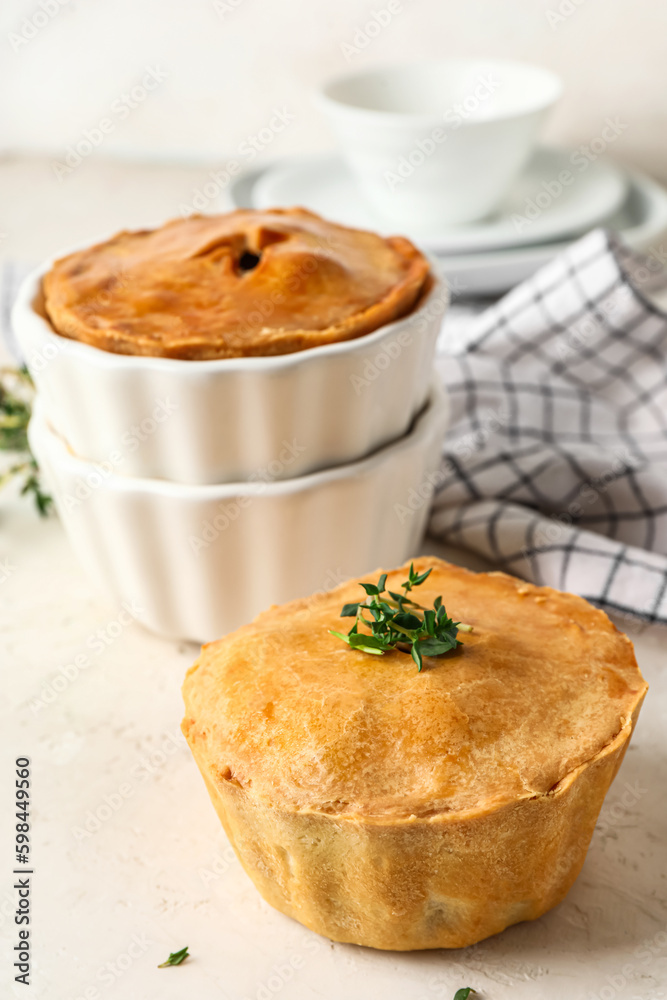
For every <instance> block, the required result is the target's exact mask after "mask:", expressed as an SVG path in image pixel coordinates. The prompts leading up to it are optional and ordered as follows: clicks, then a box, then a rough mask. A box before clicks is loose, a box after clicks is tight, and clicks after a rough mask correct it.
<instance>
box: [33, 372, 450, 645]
mask: <svg viewBox="0 0 667 1000" xmlns="http://www.w3.org/2000/svg"><path fill="white" fill-rule="evenodd" d="M448 409H449V407H448V399H447V397H446V395H445V393H444V390H443V389H441V388H439V387H436V386H431V387H430V396H429V401H428V403H427V405H426V407H425V409H424V410H423V411H422V412H421V414H419V415H418V416H417V418H416V419H415V421H414V423H413V426H412V427H411V429H410V431H409V433H408V434H407V435H405V436H404V437H403V438H401V439H400V440H399V441H396V442H394V443H393V444H391V445H388V446H387V447H385V448H383V449H381V450H380V451H377V452H375V453H374V454H373V455H371V456H370V457H368V458H365V459H362V460H361V461H358V462H355V463H352V464H350V465H343V466H338V467H337V468H332V469H326V470H325V471H323V472H315V473H312V474H310V475H307V476H301V477H299V478H296V479H289V480H282V481H280V482H271V483H266V482H260V483H258V482H254V483H228V484H225V485H220V486H189V485H184V484H179V483H170V482H165V481H164V480H156V479H152V480H151V479H134V478H131V477H129V476H119V475H116V474H115V473H114V472H113V469H112V468H111V466H110V465H108V464H107V465H106V466H105V465H104V464H103V463H99V464H97V465H94V464H92V463H90V462H85V461H83V460H81V459H80V458H77V457H76V456H75V455H73V454H72V452H71V451H70V450H69V448H68V447H67V445H66V444H65V442H64V441H63V439H62V438H61V437H60V436H59V435H58V434H56V433H55V432H54V431H53V430H52V429H51V427H50V426H49V423H48V421H47V419H46V415H45V412H44V409H43V407H42V406H41V401H40V399H39V398H38V399H37V401H36V405H35V409H34V414H33V418H32V420H31V422H30V429H29V435H30V445H31V447H32V449H33V452H34V454H35V457H36V458H37V461H38V462H39V465H40V468H41V469H42V471H43V473H44V477H45V480H46V485H47V486H48V488H49V489H50V490H51V491H52V493H53V495H54V498H55V502H56V506H57V508H58V511H59V513H60V516H61V518H62V520H63V522H64V525H65V528H66V530H67V532H68V534H69V537H70V541H71V543H72V545H73V547H74V549H75V551H76V553H77V555H78V556H79V559H80V561H81V562H82V564H83V566H84V568H85V569H87V570H88V572H89V574H90V575H91V576H92V577H93V578H94V580H95V581H97V583H98V584H100V585H101V586H102V587H103V589H105V590H106V591H107V593H109V594H110V595H111V596H112V597H113V598H114V599H115V600H116V601H118V602H128V603H131V604H132V606H133V608H134V609H135V613H136V615H137V617H138V619H139V620H140V621H142V622H143V623H144V624H145V625H147V626H148V627H149V628H151V629H153V630H154V631H156V632H159V633H161V634H163V635H167V636H170V637H178V638H186V639H193V640H197V641H208V640H212V639H215V638H218V637H219V636H221V635H223V634H224V633H226V632H229V631H230V630H232V629H234V628H237V627H238V626H239V625H241V624H242V623H244V622H247V621H250V620H251V619H252V618H254V616H255V615H256V614H257V613H258V612H259V611H261V610H262V609H263V608H266V607H268V606H269V605H271V604H273V603H282V602H284V601H287V600H291V599H292V598H294V597H304V596H307V595H308V594H312V593H316V592H318V591H322V590H326V589H330V588H331V587H332V586H334V585H336V584H337V583H339V582H341V581H342V580H345V579H347V578H348V577H350V576H358V575H361V574H362V573H366V572H370V571H372V570H373V569H375V568H376V567H378V566H394V565H399V564H400V563H402V562H403V561H404V560H405V559H406V558H407V557H408V556H409V555H410V554H411V553H412V552H414V551H415V548H416V546H417V544H418V542H419V539H420V537H421V534H422V532H423V530H424V525H425V519H426V515H427V512H428V508H429V502H430V497H431V496H432V494H433V490H434V483H435V481H436V477H435V475H434V474H435V473H436V470H437V467H438V464H439V460H440V452H441V447H442V439H443V435H444V431H445V428H446V423H447V417H448Z"/></svg>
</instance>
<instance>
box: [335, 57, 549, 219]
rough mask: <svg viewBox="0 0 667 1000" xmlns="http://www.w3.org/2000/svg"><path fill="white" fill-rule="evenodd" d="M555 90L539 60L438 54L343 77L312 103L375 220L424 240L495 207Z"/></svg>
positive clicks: (527, 152)
mask: <svg viewBox="0 0 667 1000" xmlns="http://www.w3.org/2000/svg"><path fill="white" fill-rule="evenodd" d="M561 89H562V87H561V83H560V80H559V79H558V77H557V76H556V75H555V73H552V72H551V71H550V70H547V69H544V68H543V67H540V66H531V65H528V64H526V63H520V62H514V61H512V60H506V59H442V60H440V61H434V62H429V61H422V62H420V63H414V64H408V65H403V66H389V67H380V68H377V69H366V70H361V71H358V72H355V73H347V74H345V75H344V76H339V77H336V78H335V79H333V80H330V81H328V82H327V83H325V84H324V86H323V87H322V88H321V90H320V92H319V94H318V95H317V99H318V103H319V106H320V107H321V108H322V110H323V111H324V112H325V114H326V115H327V116H328V117H329V119H330V121H331V124H332V126H333V128H334V130H335V132H336V134H337V136H338V139H339V141H340V144H341V148H342V149H343V151H344V153H345V154H346V156H347V159H348V161H349V163H350V166H351V168H352V169H353V170H354V172H355V174H356V176H357V179H358V181H359V185H360V187H361V189H362V191H363V193H364V195H365V196H366V198H367V200H368V202H369V203H370V205H371V206H372V208H373V209H374V210H375V212H376V213H377V214H378V216H379V218H380V219H382V220H383V221H385V222H386V224H387V225H390V226H398V227H405V228H407V231H408V232H411V233H416V234H418V235H422V236H425V235H431V234H433V233H439V232H441V231H442V229H443V227H447V226H456V225H460V224H462V223H466V222H472V221H474V220H475V219H482V218H484V217H485V216H486V215H488V214H489V213H491V212H493V211H494V209H496V208H497V207H498V205H499V203H500V201H501V199H502V198H503V196H504V195H505V194H506V193H507V191H508V189H509V187H510V186H511V184H512V182H513V181H514V180H515V179H516V177H517V176H518V175H519V173H520V171H521V170H522V168H523V166H524V165H525V163H526V161H527V159H528V157H529V155H530V153H531V151H532V150H533V148H534V146H535V143H536V141H537V139H538V137H539V132H540V128H541V126H542V124H543V122H544V118H545V115H546V113H547V111H548V110H549V109H550V108H551V106H552V105H553V104H554V103H555V101H556V100H557V99H558V97H559V96H560V93H561Z"/></svg>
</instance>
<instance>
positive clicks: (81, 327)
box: [43, 208, 431, 360]
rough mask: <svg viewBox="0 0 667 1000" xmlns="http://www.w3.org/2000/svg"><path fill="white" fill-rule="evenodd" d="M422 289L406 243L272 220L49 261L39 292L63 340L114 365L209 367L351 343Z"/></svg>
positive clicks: (238, 220) (191, 221)
mask: <svg viewBox="0 0 667 1000" xmlns="http://www.w3.org/2000/svg"><path fill="white" fill-rule="evenodd" d="M430 281H431V279H430V277H429V264H428V261H427V260H426V258H425V257H424V256H423V255H422V254H421V253H420V252H419V251H418V250H417V248H416V247H415V246H413V244H412V243H410V241H409V240H407V239H405V238H404V237H401V236H391V237H388V238H386V239H385V238H383V237H381V236H378V235H376V234H375V233H370V232H365V231H362V230H358V229H349V228H346V227H344V226H338V225H335V224H334V223H331V222H327V221H325V220H324V219H322V218H320V217H319V216H318V215H315V214H313V213H312V212H308V211H306V210H305V209H303V208H286V209H281V208H276V209H272V210H266V211H260V210H251V209H239V210H238V211H235V212H230V213H228V214H226V215H195V216H191V217H189V218H185V219H174V220H172V221H171V222H167V223H166V224H165V225H163V226H161V227H160V228H159V229H154V230H143V231H140V232H121V233H118V235H117V236H114V237H113V238H112V239H110V240H108V241H107V242H105V243H99V244H97V245H96V246H92V247H89V248H87V249H85V250H80V251H78V252H77V253H72V254H70V255H69V256H67V257H63V258H62V259H60V260H58V261H56V262H55V264H54V265H53V267H52V269H51V270H50V271H49V272H48V273H47V274H46V275H45V277H44V280H43V290H44V302H45V308H46V312H47V315H48V317H49V319H50V320H51V323H52V325H53V327H54V329H55V330H56V332H57V333H59V334H61V335H62V336H65V337H70V338H72V339H74V340H80V341H83V342H84V343H86V344H91V345H92V346H94V347H97V348H101V349H102V350H105V351H112V352H115V353H118V354H139V355H149V356H157V357H168V358H183V359H191V360H209V359H215V358H235V357H248V356H256V355H259V356H262V355H275V354H288V353H291V352H294V351H302V350H305V349H306V348H309V347H316V346H319V345H322V344H331V343H335V342H337V341H345V340H351V339H353V338H355V337H360V336H362V335H363V334H366V333H370V332H371V331H373V330H377V329H378V328H379V327H381V326H383V325H384V324H386V323H390V322H392V321H393V320H396V319H399V318H400V317H402V316H404V315H406V314H407V313H409V312H410V311H411V310H412V308H413V307H414V306H415V304H416V303H417V301H418V299H419V298H420V296H421V295H422V293H423V292H425V290H426V289H427V287H428V286H429V283H430Z"/></svg>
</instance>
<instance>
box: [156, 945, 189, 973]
mask: <svg viewBox="0 0 667 1000" xmlns="http://www.w3.org/2000/svg"><path fill="white" fill-rule="evenodd" d="M189 957H190V956H189V955H188V946H187V945H186V946H185V948H181V950H180V951H172V953H171V954H170V956H169V958H168V959H167V960H166V962H162V963H161V964H160V965H158V969H166V968H167V967H168V966H170V965H181V963H182V962H184V961H185V960H186V958H189Z"/></svg>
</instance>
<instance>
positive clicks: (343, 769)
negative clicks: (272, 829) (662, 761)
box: [183, 558, 646, 822]
mask: <svg viewBox="0 0 667 1000" xmlns="http://www.w3.org/2000/svg"><path fill="white" fill-rule="evenodd" d="M415 567H416V568H417V569H418V571H419V572H423V571H424V570H425V569H427V568H429V567H431V568H432V573H431V575H430V577H429V578H428V579H427V580H426V582H425V583H424V584H423V585H422V586H420V587H419V590H418V597H417V598H416V599H417V600H419V602H420V603H421V604H423V605H425V606H427V607H430V606H431V605H432V602H433V600H434V598H435V597H436V596H438V595H442V598H443V603H444V605H445V607H446V609H447V613H448V614H449V615H450V616H451V617H452V618H453V619H454V620H455V621H463V622H466V623H468V624H470V625H472V626H473V631H472V632H471V633H459V638H460V639H461V640H462V643H463V645H462V646H461V647H460V648H459V650H458V651H457V652H455V653H450V654H446V655H445V656H443V657H438V658H425V659H424V669H423V671H422V672H421V673H419V672H418V671H417V668H416V665H415V663H414V661H413V660H412V659H411V657H410V655H409V654H407V653H402V652H399V651H392V652H390V653H386V654H385V655H384V656H381V657H380V656H372V655H370V654H367V653H363V652H360V651H357V650H353V649H351V648H350V647H348V646H347V645H345V644H344V643H343V642H342V641H341V640H340V639H337V638H336V637H334V636H332V635H330V634H329V629H338V630H344V631H347V630H348V628H349V627H350V625H351V624H352V620H351V619H341V618H340V617H339V614H340V610H341V607H342V605H343V604H344V603H346V602H349V601H358V600H360V599H363V596H364V595H363V591H362V590H361V588H360V587H359V586H358V582H357V581H350V582H348V583H346V584H344V585H342V586H340V587H338V588H336V589H335V590H333V591H330V592H328V593H323V594H319V595H315V596H314V597H311V598H308V599H304V600H298V601H294V602H292V603H290V604H287V605H284V606H281V607H272V608H270V609H269V610H268V611H266V612H264V613H263V614H261V615H259V617H258V618H256V619H255V621H254V622H252V623H251V624H249V625H246V626H244V627H243V628H240V629H238V630H237V631H236V632H233V633H232V634H230V635H228V636H226V637H225V638H223V639H221V640H220V641H218V642H213V643H210V644H209V645H207V646H205V647H204V648H203V650H202V653H201V656H200V658H199V660H198V661H197V662H196V663H195V664H194V666H193V667H192V668H191V670H190V672H189V673H188V676H187V678H186V682H185V686H184V697H185V703H186V715H185V719H184V723H183V728H184V732H185V734H186V736H187V737H188V740H189V741H190V744H191V746H192V747H193V750H195V749H196V752H197V756H198V759H200V760H202V761H203V762H204V765H205V767H206V769H207V771H208V773H209V775H210V777H211V779H212V780H213V781H214V782H220V783H223V782H232V783H234V784H237V785H239V786H240V787H242V788H244V789H246V791H247V794H248V795H249V796H250V798H252V799H259V800H263V801H264V802H265V803H266V804H272V805H273V806H275V807H277V808H284V809H287V810H288V811H294V812H311V813H325V814H334V815H339V816H346V817H354V818H367V819H370V820H372V819H373V818H377V819H378V820H380V818H381V821H382V822H387V821H390V822H391V821H402V820H410V819H412V818H414V817H417V816H418V817H429V816H435V815H436V814H442V813H455V814H457V815H461V814H478V813H480V812H489V811H491V810H494V809H495V808H498V807H500V806H502V805H504V804H506V803H508V802H512V801H515V800H518V799H524V798H534V797H536V796H539V795H543V794H546V793H548V792H549V791H550V790H551V789H553V788H554V786H555V785H557V783H558V782H559V781H561V779H563V778H564V777H565V776H566V775H568V774H569V773H570V772H572V771H574V770H575V769H577V768H579V767H580V766H581V765H584V764H586V763H587V762H589V761H590V760H592V759H593V758H594V757H595V756H596V755H597V754H599V753H600V752H601V751H603V750H604V748H605V747H606V746H608V744H610V743H611V742H612V741H613V740H614V738H615V737H616V736H617V735H618V734H619V732H620V731H621V729H623V727H624V726H625V725H627V724H628V722H629V720H630V718H631V716H632V713H633V711H634V710H635V709H636V708H637V705H638V703H640V702H641V699H642V698H643V696H644V693H645V691H646V683H645V681H644V680H643V678H642V676H641V673H640V671H639V668H638V666H637V663H636V660H635V656H634V652H633V648H632V643H631V642H630V640H629V639H628V638H627V637H626V636H625V635H623V634H622V633H620V632H619V631H618V630H617V629H616V628H615V626H614V625H613V624H612V623H611V622H610V620H609V619H608V618H607V616H606V615H605V614H604V613H603V612H602V611H599V610H597V609H595V608H593V607H592V606H591V605H589V604H588V603H587V602H586V601H584V600H583V599H582V598H580V597H576V596H574V595H572V594H566V593H561V592H559V591H555V590H552V589H550V588H543V587H536V586H533V585H531V584H528V583H525V582H524V581H521V580H517V579H515V578H513V577H510V576H506V575H505V574H502V573H482V574H474V573H471V572H469V571H468V570H465V569H462V568H460V567H458V566H452V565H449V564H448V563H445V562H442V561H440V560H438V559H434V558H424V559H419V560H415ZM378 572H379V571H378ZM377 575H378V574H372V575H369V576H366V577H363V578H362V579H364V580H366V581H368V582H375V581H376V580H377ZM406 577H407V567H403V568H401V569H398V570H394V571H392V572H390V573H389V578H388V582H387V588H388V589H392V590H398V589H399V588H400V584H401V583H402V581H403V580H404V579H405V578H406Z"/></svg>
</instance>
